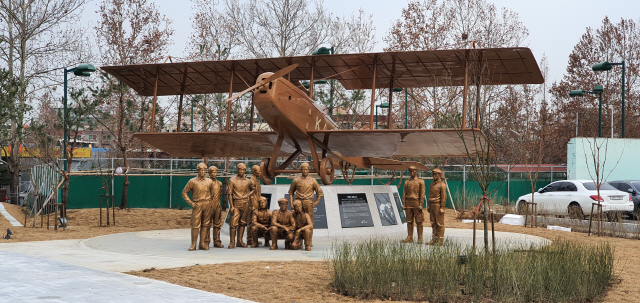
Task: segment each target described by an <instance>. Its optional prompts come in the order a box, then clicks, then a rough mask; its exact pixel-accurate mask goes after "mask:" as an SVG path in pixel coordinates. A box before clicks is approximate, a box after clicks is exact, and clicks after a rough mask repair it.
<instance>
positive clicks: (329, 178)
mask: <svg viewBox="0 0 640 303" xmlns="http://www.w3.org/2000/svg"><path fill="white" fill-rule="evenodd" d="M318 174H319V175H320V181H322V184H324V185H329V184H331V182H333V179H334V178H335V170H334V169H333V161H331V158H324V159H322V161H320V171H319V172H318Z"/></svg>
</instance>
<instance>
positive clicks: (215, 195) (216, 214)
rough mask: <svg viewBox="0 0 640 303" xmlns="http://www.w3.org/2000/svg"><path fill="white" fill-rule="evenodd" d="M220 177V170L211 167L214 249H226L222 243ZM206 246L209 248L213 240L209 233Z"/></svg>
mask: <svg viewBox="0 0 640 303" xmlns="http://www.w3.org/2000/svg"><path fill="white" fill-rule="evenodd" d="M217 176H218V168H217V167H215V166H210V167H209V179H211V181H213V182H211V183H212V184H211V223H212V224H213V247H216V248H224V245H222V241H220V230H221V229H222V223H223V222H222V207H221V206H220V196H221V195H222V182H220V181H218V179H217V178H216V177H217ZM205 243H206V245H207V246H209V243H211V238H210V234H209V232H207V237H206V242H205Z"/></svg>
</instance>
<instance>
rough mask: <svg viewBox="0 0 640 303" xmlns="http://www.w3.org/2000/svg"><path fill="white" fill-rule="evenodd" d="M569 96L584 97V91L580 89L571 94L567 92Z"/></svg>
mask: <svg viewBox="0 0 640 303" xmlns="http://www.w3.org/2000/svg"><path fill="white" fill-rule="evenodd" d="M569 96H571V97H579V96H584V91H583V90H580V89H576V90H572V91H571V92H569Z"/></svg>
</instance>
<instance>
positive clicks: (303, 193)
mask: <svg viewBox="0 0 640 303" xmlns="http://www.w3.org/2000/svg"><path fill="white" fill-rule="evenodd" d="M300 170H301V171H302V174H301V175H300V176H298V177H296V178H295V179H293V182H291V186H290V187H289V203H291V204H292V206H293V201H294V200H300V203H301V204H302V210H303V211H304V212H305V213H307V214H308V215H309V218H311V222H312V223H313V220H314V208H315V207H316V206H318V203H320V199H322V195H323V193H322V189H321V188H320V185H319V184H318V181H316V179H314V178H312V177H310V176H309V170H310V166H309V163H306V162H305V163H302V165H300ZM314 194H315V195H316V196H317V197H316V200H315V201H314V200H313V196H314ZM309 234H310V238H309V245H313V244H312V242H313V228H312V229H311V231H310V232H309Z"/></svg>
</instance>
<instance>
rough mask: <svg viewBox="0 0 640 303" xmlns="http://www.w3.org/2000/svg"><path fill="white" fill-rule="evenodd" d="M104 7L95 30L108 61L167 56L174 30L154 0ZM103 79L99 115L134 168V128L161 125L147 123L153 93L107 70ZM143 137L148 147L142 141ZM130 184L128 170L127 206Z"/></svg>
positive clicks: (124, 0) (106, 2) (107, 2)
mask: <svg viewBox="0 0 640 303" xmlns="http://www.w3.org/2000/svg"><path fill="white" fill-rule="evenodd" d="M98 13H99V14H100V23H99V24H98V25H97V26H96V28H95V30H96V34H97V39H98V45H99V47H100V53H101V57H102V61H103V63H104V64H109V65H127V64H144V63H154V62H157V61H159V60H161V59H162V58H163V57H164V56H165V54H166V52H167V47H168V46H169V44H170V43H171V36H172V35H173V32H174V31H173V29H171V27H170V25H171V22H170V21H169V20H168V19H167V18H166V17H165V16H164V15H162V14H160V12H159V11H158V8H157V7H156V5H155V4H153V3H152V2H149V1H147V0H103V1H102V3H101V4H100V8H99V10H98ZM103 79H104V82H103V85H102V87H101V88H100V89H99V90H97V91H96V92H95V95H96V97H97V98H98V99H99V100H101V101H102V105H101V112H102V114H101V115H97V116H96V120H97V121H98V123H99V124H100V125H101V126H102V127H103V128H105V129H106V130H107V131H108V132H109V133H111V135H112V136H113V138H114V143H115V147H116V148H117V149H118V150H119V152H120V154H121V156H122V158H123V164H122V166H123V167H125V168H128V165H129V164H128V162H127V151H128V150H129V149H131V148H132V146H133V144H134V138H133V134H134V133H135V132H142V131H145V130H150V129H152V128H156V125H147V124H145V123H147V122H148V121H147V120H148V118H147V117H146V116H147V115H148V113H147V112H148V111H149V103H150V98H148V97H142V96H138V95H136V94H135V93H134V92H133V91H132V90H131V89H130V88H129V87H127V86H126V85H125V84H124V83H121V82H120V81H117V80H114V79H112V78H111V77H109V76H108V75H106V74H103ZM151 114H154V113H151ZM158 122H159V121H158ZM138 143H139V144H140V148H141V149H143V148H144V147H143V145H142V143H141V142H138ZM125 172H126V170H125ZM128 189H129V178H128V176H127V175H126V173H125V176H124V185H123V188H122V201H121V202H120V208H126V207H127V191H128Z"/></svg>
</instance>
